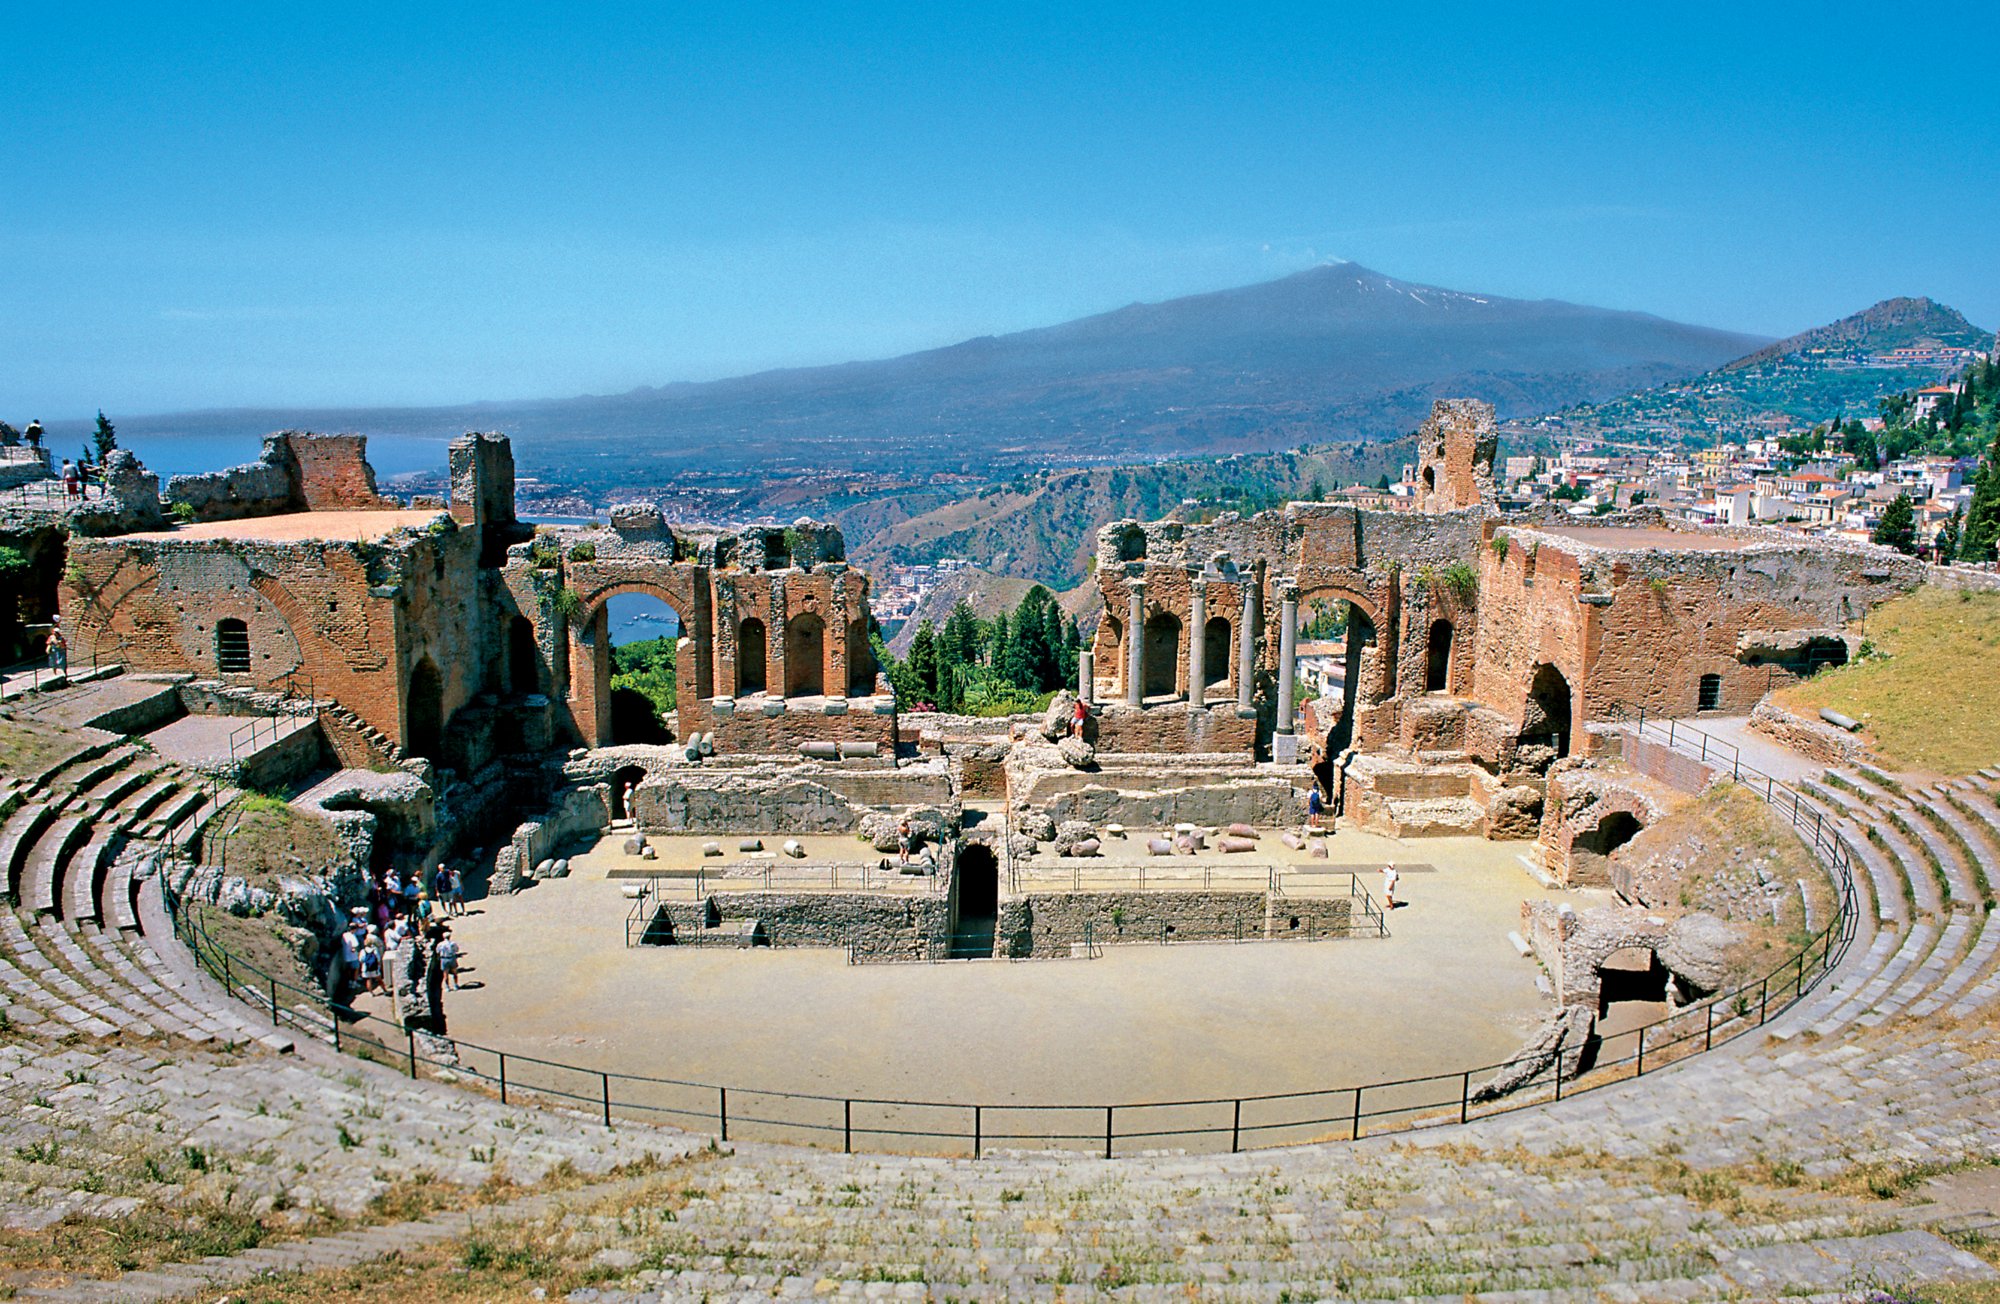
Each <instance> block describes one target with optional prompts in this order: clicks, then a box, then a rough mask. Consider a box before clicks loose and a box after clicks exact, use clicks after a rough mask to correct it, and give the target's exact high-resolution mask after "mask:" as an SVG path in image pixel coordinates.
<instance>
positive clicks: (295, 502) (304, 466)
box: [166, 430, 402, 521]
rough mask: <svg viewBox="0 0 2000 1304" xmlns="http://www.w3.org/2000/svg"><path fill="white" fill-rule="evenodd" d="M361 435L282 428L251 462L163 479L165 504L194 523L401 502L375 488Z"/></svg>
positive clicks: (389, 506) (268, 437) (267, 438)
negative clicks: (183, 507)
mask: <svg viewBox="0 0 2000 1304" xmlns="http://www.w3.org/2000/svg"><path fill="white" fill-rule="evenodd" d="M367 451H368V438H367V436H365V435H319V434H312V433H309V432H305V431H298V430H285V431H280V432H279V433H277V434H274V435H266V436H265V437H264V449H263V453H262V455H261V456H259V457H258V459H257V460H256V461H255V462H246V463H244V464H243V465H241V466H233V467H230V468H229V469H228V470H225V471H210V472H206V473H203V474H201V475H177V476H174V477H173V478H171V479H170V480H168V481H167V493H166V496H167V498H168V499H169V500H170V501H173V502H176V503H185V504H187V505H188V506H189V507H191V508H193V509H194V514H195V515H194V518H195V519H196V520H198V521H227V520H239V519H241V518H243V517H248V516H275V515H279V514H282V513H286V512H302V511H367V510H374V509H394V508H398V507H401V506H402V504H401V503H399V502H397V501H396V500H395V499H393V498H384V497H383V496H382V495H380V494H379V493H377V492H376V490H375V471H374V468H372V467H370V466H369V465H368V459H367Z"/></svg>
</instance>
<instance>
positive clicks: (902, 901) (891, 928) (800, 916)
mask: <svg viewBox="0 0 2000 1304" xmlns="http://www.w3.org/2000/svg"><path fill="white" fill-rule="evenodd" d="M711 910H712V914H711ZM656 914H657V915H663V916H665V918H666V919H667V920H668V921H669V922H670V923H671V925H672V934H676V935H680V936H686V935H688V934H691V933H699V932H700V931H701V930H702V928H703V926H704V924H706V923H707V922H708V921H709V919H710V918H711V917H716V916H719V918H720V920H721V923H722V926H723V927H724V928H725V929H727V928H728V927H729V926H730V925H734V924H741V923H744V922H746V921H749V920H756V921H757V922H759V923H760V924H762V925H763V927H764V929H765V933H766V936H767V937H768V939H769V941H770V943H771V944H772V945H775V946H833V947H843V948H851V950H852V953H853V956H854V958H855V959H856V960H861V961H884V960H927V959H937V958H941V957H942V956H943V955H944V954H945V952H946V950H947V949H948V948H949V946H950V943H951V919H950V913H949V910H948V909H947V907H946V904H945V901H944V899H943V898H941V897H888V896H873V895H868V894H865V893H860V892H812V893H796V894H795V893H787V892H717V893H714V894H712V895H711V896H710V897H709V898H708V899H707V900H705V901H663V902H661V903H660V905H659V907H658V910H657V912H656ZM649 936H654V937H657V936H658V934H657V933H656V932H651V931H650V930H649Z"/></svg>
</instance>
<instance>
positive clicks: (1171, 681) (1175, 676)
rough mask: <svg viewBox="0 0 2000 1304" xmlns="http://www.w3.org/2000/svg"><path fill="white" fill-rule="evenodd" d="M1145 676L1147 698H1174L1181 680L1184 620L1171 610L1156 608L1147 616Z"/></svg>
mask: <svg viewBox="0 0 2000 1304" xmlns="http://www.w3.org/2000/svg"><path fill="white" fill-rule="evenodd" d="M1145 640H1146V641H1145V645H1144V662H1145V665H1144V679H1143V682H1142V686H1141V692H1142V693H1143V695H1144V696H1146V697H1171V696H1173V695H1174V692H1175V690H1176V689H1177V688H1178V686H1179V683H1180V666H1181V620H1180V617H1179V616H1176V615H1175V614H1174V613H1173V612H1171V611H1156V612H1154V613H1153V614H1152V615H1151V616H1149V617H1147V619H1146V632H1145Z"/></svg>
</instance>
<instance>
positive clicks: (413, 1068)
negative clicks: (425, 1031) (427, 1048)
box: [403, 1023, 417, 1078]
mask: <svg viewBox="0 0 2000 1304" xmlns="http://www.w3.org/2000/svg"><path fill="white" fill-rule="evenodd" d="M403 1035H404V1036H405V1037H408V1038H409V1039H410V1076H411V1077H413V1078H414V1077H416V1076H417V1030H416V1029H415V1028H412V1027H411V1026H410V1025H408V1024H407V1023H406V1024H404V1025H403Z"/></svg>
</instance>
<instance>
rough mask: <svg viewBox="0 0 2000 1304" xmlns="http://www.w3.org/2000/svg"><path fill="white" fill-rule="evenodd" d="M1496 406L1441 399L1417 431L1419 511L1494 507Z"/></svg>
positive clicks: (1450, 510)
mask: <svg viewBox="0 0 2000 1304" xmlns="http://www.w3.org/2000/svg"><path fill="white" fill-rule="evenodd" d="M1499 438H1500V437H1499V434H1498V432H1497V431H1496V430H1495V429H1494V426H1493V405H1492V404H1491V403H1482V402H1480V401H1479V400H1478V399H1476V398H1441V399H1439V400H1437V402H1435V403H1433V404H1431V414H1430V416H1429V417H1428V418H1427V419H1426V420H1425V421H1424V424H1423V425H1422V426H1420V427H1418V429H1417V510H1418V511H1420V512H1427V513H1438V512H1455V511H1458V510H1459V509H1461V508H1465V507H1478V506H1481V505H1482V504H1483V505H1485V506H1488V507H1490V506H1492V505H1493V455H1494V450H1495V449H1496V448H1497V447H1498V445H1499Z"/></svg>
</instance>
